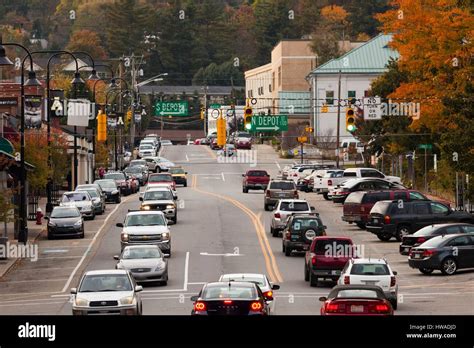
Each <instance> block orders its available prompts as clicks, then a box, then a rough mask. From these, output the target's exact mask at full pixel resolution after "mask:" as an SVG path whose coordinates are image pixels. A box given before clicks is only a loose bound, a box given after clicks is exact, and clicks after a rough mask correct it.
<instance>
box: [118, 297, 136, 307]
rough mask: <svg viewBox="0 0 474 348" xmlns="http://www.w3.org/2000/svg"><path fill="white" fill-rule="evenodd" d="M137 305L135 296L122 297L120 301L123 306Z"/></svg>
mask: <svg viewBox="0 0 474 348" xmlns="http://www.w3.org/2000/svg"><path fill="white" fill-rule="evenodd" d="M134 303H135V296H127V297H122V298H121V299H120V304H122V305H131V304H134Z"/></svg>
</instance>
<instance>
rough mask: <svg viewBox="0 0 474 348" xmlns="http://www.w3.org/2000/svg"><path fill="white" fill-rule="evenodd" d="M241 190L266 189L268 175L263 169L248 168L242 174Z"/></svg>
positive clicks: (268, 180)
mask: <svg viewBox="0 0 474 348" xmlns="http://www.w3.org/2000/svg"><path fill="white" fill-rule="evenodd" d="M242 176H243V179H242V192H243V193H248V192H249V189H251V190H266V189H267V186H268V183H269V182H270V175H269V174H268V173H267V171H265V170H256V169H252V170H248V171H247V173H245V174H242Z"/></svg>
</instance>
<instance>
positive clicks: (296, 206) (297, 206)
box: [280, 202, 309, 211]
mask: <svg viewBox="0 0 474 348" xmlns="http://www.w3.org/2000/svg"><path fill="white" fill-rule="evenodd" d="M280 210H281V211H307V210H309V205H308V203H306V202H281V204H280Z"/></svg>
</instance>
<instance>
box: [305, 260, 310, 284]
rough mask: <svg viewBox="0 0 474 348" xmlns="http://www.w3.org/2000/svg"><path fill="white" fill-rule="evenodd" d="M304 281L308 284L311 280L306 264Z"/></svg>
mask: <svg viewBox="0 0 474 348" xmlns="http://www.w3.org/2000/svg"><path fill="white" fill-rule="evenodd" d="M304 280H305V281H306V282H307V281H308V280H309V270H308V267H307V266H306V264H305V265H304Z"/></svg>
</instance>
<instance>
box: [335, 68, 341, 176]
mask: <svg viewBox="0 0 474 348" xmlns="http://www.w3.org/2000/svg"><path fill="white" fill-rule="evenodd" d="M338 80H339V81H338V86H337V128H336V129H337V132H336V168H339V144H340V140H339V138H340V136H341V70H339V79H338Z"/></svg>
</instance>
